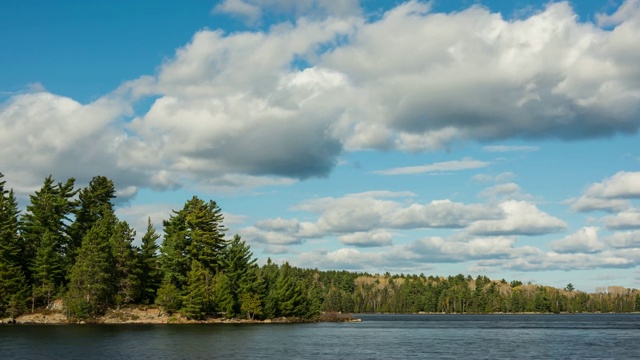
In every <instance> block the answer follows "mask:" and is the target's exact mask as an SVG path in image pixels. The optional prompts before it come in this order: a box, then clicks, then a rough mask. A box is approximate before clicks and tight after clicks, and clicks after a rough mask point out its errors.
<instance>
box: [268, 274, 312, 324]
mask: <svg viewBox="0 0 640 360" xmlns="http://www.w3.org/2000/svg"><path fill="white" fill-rule="evenodd" d="M304 285H305V284H304V282H303V281H301V280H299V279H297V277H296V276H295V273H294V270H293V269H292V268H291V266H290V265H289V264H288V263H285V264H284V265H282V268H281V269H280V274H279V276H278V280H277V281H276V284H275V294H276V298H277V301H278V306H277V309H278V316H285V317H290V316H293V317H299V318H308V317H311V316H312V315H313V311H312V309H311V303H310V301H309V299H308V297H307V295H306V292H305V290H304V289H305V286H304Z"/></svg>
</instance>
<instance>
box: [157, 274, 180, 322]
mask: <svg viewBox="0 0 640 360" xmlns="http://www.w3.org/2000/svg"><path fill="white" fill-rule="evenodd" d="M156 305H158V306H160V307H162V309H164V311H166V312H167V313H169V314H173V313H174V312H176V311H178V310H179V309H180V307H181V306H182V301H181V299H180V291H179V290H178V288H177V287H176V286H175V285H174V284H173V283H172V282H171V281H169V280H167V279H165V281H163V282H162V285H160V288H158V296H157V297H156Z"/></svg>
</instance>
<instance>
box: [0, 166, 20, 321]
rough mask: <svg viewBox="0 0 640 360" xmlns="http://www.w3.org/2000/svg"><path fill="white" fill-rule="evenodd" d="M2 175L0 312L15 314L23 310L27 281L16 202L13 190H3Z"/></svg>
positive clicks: (1, 313)
mask: <svg viewBox="0 0 640 360" xmlns="http://www.w3.org/2000/svg"><path fill="white" fill-rule="evenodd" d="M2 177H3V175H2V174H1V173H0V315H4V314H8V315H10V316H12V317H16V316H17V315H19V314H20V313H22V312H24V311H25V309H26V305H25V303H26V298H25V297H26V295H25V294H26V288H25V284H26V280H25V276H24V272H23V270H22V262H21V256H22V244H21V243H20V237H19V234H18V226H19V221H18V214H19V212H18V203H17V201H16V198H15V195H14V193H13V190H11V191H7V190H5V188H4V185H5V181H3V180H2Z"/></svg>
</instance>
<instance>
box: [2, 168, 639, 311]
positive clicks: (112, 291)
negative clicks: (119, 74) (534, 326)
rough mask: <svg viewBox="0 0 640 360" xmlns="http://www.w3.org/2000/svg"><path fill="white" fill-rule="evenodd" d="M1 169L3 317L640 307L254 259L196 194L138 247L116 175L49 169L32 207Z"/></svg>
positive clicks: (598, 297) (503, 286)
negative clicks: (120, 207) (147, 311)
mask: <svg viewBox="0 0 640 360" xmlns="http://www.w3.org/2000/svg"><path fill="white" fill-rule="evenodd" d="M2 177H3V175H2V174H0V318H2V317H7V316H8V317H12V318H15V317H16V316H19V315H21V314H24V313H27V312H33V311H36V310H38V309H42V308H46V307H47V306H49V305H50V304H51V303H52V302H53V301H54V300H55V299H63V300H64V307H65V312H66V313H67V315H68V316H70V317H72V318H77V319H85V318H92V317H96V316H100V315H102V314H104V313H105V312H106V311H107V310H108V309H111V308H119V307H121V306H125V305H133V304H146V305H155V306H159V307H161V308H162V309H163V310H164V311H166V312H168V313H180V314H182V315H184V316H186V317H188V318H191V319H204V318H207V317H225V318H248V319H271V318H277V317H288V318H297V319H302V320H305V319H314V318H315V317H316V316H317V315H318V314H319V313H320V312H342V313H380V312H383V313H420V312H424V313H496V312H500V313H522V312H539V313H561V312H568V313H573V312H636V311H640V291H638V290H636V289H627V288H623V287H613V286H612V287H608V288H607V289H599V290H598V291H596V292H595V293H585V292H581V291H576V290H575V289H574V288H573V286H572V285H571V284H568V285H567V287H566V288H564V289H558V288H554V287H549V286H540V285H534V284H523V283H522V282H520V281H517V280H514V281H510V282H508V281H506V280H500V281H495V280H491V279H489V278H488V277H486V276H478V277H476V278H472V277H471V276H464V275H456V276H448V277H437V276H425V275H423V274H420V275H404V274H401V275H391V274H389V273H387V274H384V275H380V274H367V273H356V272H349V271H320V270H317V269H303V268H297V267H293V266H290V265H289V264H288V263H284V264H276V263H274V262H272V261H271V260H270V259H268V260H267V261H266V263H265V264H264V265H263V266H258V265H257V264H256V259H255V258H254V257H253V254H252V252H251V249H250V247H249V245H247V244H246V243H245V242H244V241H243V240H242V239H241V238H240V236H238V235H235V236H233V237H231V238H227V237H226V231H227V229H226V228H225V226H224V224H223V221H224V218H223V215H222V211H221V209H220V208H219V206H218V205H217V204H216V202H215V201H213V200H208V201H205V200H202V199H200V198H198V197H193V198H192V199H190V200H188V201H187V202H186V203H185V204H184V207H183V208H182V209H180V210H174V212H173V214H172V215H171V216H170V218H169V219H166V220H164V221H163V223H162V226H163V234H162V235H160V234H159V233H158V232H157V231H156V228H155V227H154V224H152V223H151V221H150V220H149V222H148V226H147V230H146V232H145V234H144V235H143V236H142V244H141V246H140V247H138V246H135V245H133V241H134V238H135V231H134V230H133V229H132V228H131V227H130V226H129V224H127V223H126V222H124V221H121V220H119V219H118V218H117V216H116V215H115V212H114V210H113V208H114V204H113V200H114V199H115V198H116V195H115V193H116V190H115V185H114V183H113V181H111V180H109V179H107V178H106V177H103V176H96V177H94V178H93V179H92V181H91V182H90V183H89V185H88V186H87V187H85V188H82V189H76V188H75V180H74V179H69V180H67V181H66V182H64V183H56V182H55V180H54V179H52V177H51V176H49V177H47V178H46V179H45V180H44V183H43V185H42V187H41V188H40V190H38V191H36V192H35V193H34V194H33V195H30V203H29V204H28V205H27V207H26V211H25V212H24V213H20V211H19V210H18V204H17V201H16V197H15V194H14V192H13V190H8V189H5V182H4V181H3V180H2Z"/></svg>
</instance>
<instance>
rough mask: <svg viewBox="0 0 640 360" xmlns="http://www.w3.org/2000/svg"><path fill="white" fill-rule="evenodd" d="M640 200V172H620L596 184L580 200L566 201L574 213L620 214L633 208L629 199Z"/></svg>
mask: <svg viewBox="0 0 640 360" xmlns="http://www.w3.org/2000/svg"><path fill="white" fill-rule="evenodd" d="M637 198H640V172H625V171H620V172H618V173H616V174H614V175H613V176H612V177H610V178H607V179H604V180H603V181H602V182H599V183H594V184H592V185H591V186H589V188H588V189H587V190H586V191H585V192H584V194H582V195H581V196H580V197H579V198H577V199H576V198H573V199H569V200H567V201H566V203H567V204H570V205H571V209H573V210H574V211H580V212H585V211H592V210H604V211H609V212H619V211H623V210H627V209H629V208H630V207H631V204H630V203H629V201H627V200H628V199H637Z"/></svg>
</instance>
